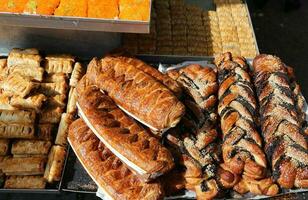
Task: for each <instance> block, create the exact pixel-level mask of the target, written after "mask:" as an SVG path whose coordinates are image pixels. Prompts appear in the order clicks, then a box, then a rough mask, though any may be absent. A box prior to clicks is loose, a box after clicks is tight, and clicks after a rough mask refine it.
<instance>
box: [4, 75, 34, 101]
mask: <svg viewBox="0 0 308 200" xmlns="http://www.w3.org/2000/svg"><path fill="white" fill-rule="evenodd" d="M36 88H37V84H35V83H33V82H31V81H30V79H28V78H25V77H23V76H21V75H19V74H11V75H9V76H8V77H7V78H5V79H4V80H3V81H2V82H1V89H3V90H4V91H5V92H8V93H10V94H13V95H18V96H20V97H23V98H24V97H25V96H27V95H28V94H29V93H30V92H31V91H33V90H34V89H36Z"/></svg>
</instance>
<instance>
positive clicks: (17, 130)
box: [0, 122, 35, 139]
mask: <svg viewBox="0 0 308 200" xmlns="http://www.w3.org/2000/svg"><path fill="white" fill-rule="evenodd" d="M34 137H35V135H34V126H33V125H24V124H6V123H3V122H0V138H20V139H31V138H34Z"/></svg>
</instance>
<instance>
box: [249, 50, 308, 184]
mask: <svg viewBox="0 0 308 200" xmlns="http://www.w3.org/2000/svg"><path fill="white" fill-rule="evenodd" d="M253 68H254V83H255V87H256V90H257V95H258V98H259V104H260V117H261V128H262V133H263V138H264V140H265V152H266V154H267V157H268V160H270V161H271V167H272V171H273V179H274V181H277V182H278V184H279V185H280V186H281V187H282V188H293V187H299V188H308V160H307V158H308V155H307V148H308V146H307V137H306V135H305V134H304V132H303V130H302V126H301V115H299V113H298V110H297V105H296V96H295V95H294V93H293V91H292V87H291V83H290V79H289V77H288V70H287V68H286V66H285V64H283V63H282V61H281V60H280V59H279V58H277V57H275V56H271V55H265V54H262V55H259V56H257V57H256V58H255V59H254V61H253Z"/></svg>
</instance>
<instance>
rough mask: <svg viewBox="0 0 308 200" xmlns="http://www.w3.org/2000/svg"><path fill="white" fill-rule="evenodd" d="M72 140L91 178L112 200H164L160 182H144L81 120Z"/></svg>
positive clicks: (74, 125)
mask: <svg viewBox="0 0 308 200" xmlns="http://www.w3.org/2000/svg"><path fill="white" fill-rule="evenodd" d="M68 140H69V142H70V144H71V146H72V149H73V150H74V152H75V154H76V155H77V157H78V159H79V160H80V162H81V163H82V165H83V166H84V168H85V169H86V170H87V172H88V174H89V175H90V176H91V178H92V179H93V180H94V181H95V182H96V183H97V185H98V186H99V188H100V189H101V190H102V191H103V193H104V195H105V196H106V197H108V198H109V199H115V200H120V199H121V200H122V199H144V200H157V199H162V198H163V189H162V186H161V184H160V183H159V182H156V181H154V182H151V183H145V182H143V181H141V180H140V179H139V178H138V177H137V176H136V175H135V174H134V173H133V172H131V171H130V168H128V167H127V166H126V165H125V164H124V163H123V162H122V161H121V160H120V159H119V158H118V157H117V156H115V155H114V154H113V153H112V152H111V151H110V150H109V149H108V148H107V147H106V146H105V145H104V144H103V143H102V142H101V141H100V140H99V139H98V138H97V137H96V136H95V135H94V134H93V132H92V131H91V130H90V129H89V128H88V126H87V125H86V124H85V123H84V122H83V121H82V120H81V119H78V120H76V121H74V122H73V123H72V124H71V126H70V131H69V136H68ZM150 162H151V161H150Z"/></svg>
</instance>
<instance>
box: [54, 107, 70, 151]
mask: <svg viewBox="0 0 308 200" xmlns="http://www.w3.org/2000/svg"><path fill="white" fill-rule="evenodd" d="M72 122H73V116H72V115H71V114H67V113H63V114H62V116H61V121H60V124H59V127H58V133H57V137H56V140H55V144H58V145H61V146H66V145H67V139H66V138H67V133H68V127H69V125H70V124H71V123H72Z"/></svg>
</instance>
